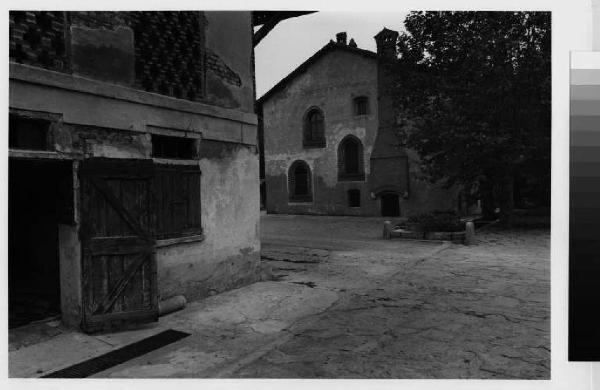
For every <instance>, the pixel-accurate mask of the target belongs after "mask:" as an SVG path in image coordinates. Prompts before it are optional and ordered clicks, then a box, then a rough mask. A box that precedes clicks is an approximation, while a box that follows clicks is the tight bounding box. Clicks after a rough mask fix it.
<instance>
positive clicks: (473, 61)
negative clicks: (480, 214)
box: [393, 12, 551, 213]
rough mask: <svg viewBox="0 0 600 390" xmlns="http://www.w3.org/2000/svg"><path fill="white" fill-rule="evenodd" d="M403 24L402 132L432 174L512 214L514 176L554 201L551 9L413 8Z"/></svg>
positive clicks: (399, 72)
mask: <svg viewBox="0 0 600 390" xmlns="http://www.w3.org/2000/svg"><path fill="white" fill-rule="evenodd" d="M405 27H406V32H404V33H402V34H401V35H400V37H399V40H398V49H399V59H398V61H397V62H396V63H395V65H393V66H394V69H393V71H394V74H395V76H396V77H395V84H394V87H395V88H394V96H395V100H396V102H397V104H398V105H399V107H400V109H401V126H400V136H401V138H402V140H403V141H404V143H405V145H406V146H407V147H409V148H411V149H414V150H416V151H417V152H418V153H419V155H420V156H421V161H422V165H423V169H424V170H425V172H427V173H428V174H429V177H430V178H431V179H432V180H443V181H444V182H445V183H446V184H447V185H453V184H461V185H463V186H464V187H465V188H466V189H469V190H472V191H475V192H476V194H475V195H476V196H479V197H481V198H483V199H484V201H485V203H486V205H487V206H488V207H490V206H492V204H494V203H495V204H499V205H500V208H501V209H502V210H503V211H504V212H505V213H512V199H513V188H514V185H513V183H514V182H515V180H517V183H518V185H517V187H518V188H517V189H519V190H521V191H522V190H523V188H524V187H526V186H533V187H538V188H537V191H538V192H537V196H538V197H540V199H538V203H539V202H541V203H544V201H545V200H543V199H541V198H544V199H545V198H546V197H547V198H548V199H547V201H548V202H549V193H550V188H549V187H550V136H551V119H550V117H551V115H550V112H551V111H550V110H551V104H550V103H551V55H550V52H551V41H550V37H551V34H550V33H551V28H550V27H551V23H550V13H548V12H412V13H410V14H409V15H408V16H407V18H406V20H405ZM540 186H544V191H545V192H544V191H542V192H543V193H540V188H539V187H540ZM494 189H496V190H494Z"/></svg>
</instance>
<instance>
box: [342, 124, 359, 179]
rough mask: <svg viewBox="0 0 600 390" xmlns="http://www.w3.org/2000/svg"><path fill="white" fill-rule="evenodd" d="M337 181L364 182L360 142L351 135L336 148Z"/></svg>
mask: <svg viewBox="0 0 600 390" xmlns="http://www.w3.org/2000/svg"><path fill="white" fill-rule="evenodd" d="M338 180H341V181H364V180H365V171H364V163H363V146H362V142H360V140H359V139H358V138H356V137H355V136H353V135H348V136H346V137H345V138H344V139H343V140H342V142H340V145H339V147H338Z"/></svg>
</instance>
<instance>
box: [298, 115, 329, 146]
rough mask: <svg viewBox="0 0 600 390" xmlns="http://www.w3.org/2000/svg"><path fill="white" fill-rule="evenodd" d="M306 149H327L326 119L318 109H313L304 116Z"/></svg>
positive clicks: (304, 142) (304, 143)
mask: <svg viewBox="0 0 600 390" xmlns="http://www.w3.org/2000/svg"><path fill="white" fill-rule="evenodd" d="M303 145H304V147H309V148H310V147H312V148H323V147H325V117H324V115H323V112H322V111H321V110H320V109H318V108H317V107H313V108H311V109H310V110H308V112H307V113H306V115H305V116H304V140H303Z"/></svg>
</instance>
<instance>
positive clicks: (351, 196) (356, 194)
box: [348, 189, 360, 207]
mask: <svg viewBox="0 0 600 390" xmlns="http://www.w3.org/2000/svg"><path fill="white" fill-rule="evenodd" d="M348 207H360V190H358V189H352V190H348Z"/></svg>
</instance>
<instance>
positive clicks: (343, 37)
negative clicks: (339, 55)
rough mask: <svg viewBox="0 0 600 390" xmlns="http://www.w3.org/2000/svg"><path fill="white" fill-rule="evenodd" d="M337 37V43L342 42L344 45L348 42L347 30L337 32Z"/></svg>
mask: <svg viewBox="0 0 600 390" xmlns="http://www.w3.org/2000/svg"><path fill="white" fill-rule="evenodd" d="M335 38H336V40H337V43H339V44H342V45H345V44H346V38H347V35H346V33H345V32H339V33H337V34H335Z"/></svg>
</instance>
